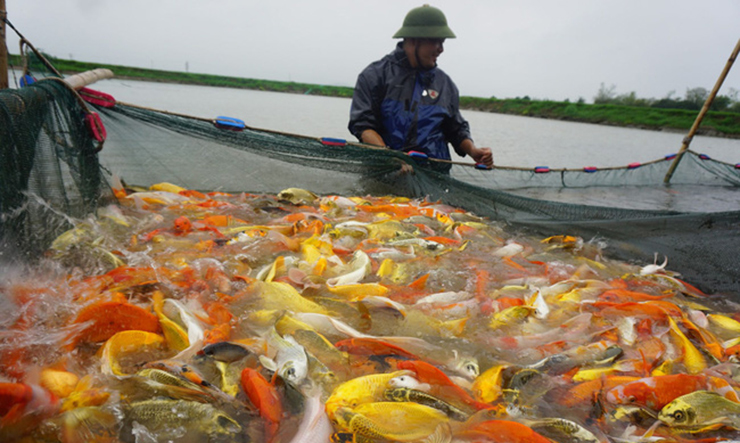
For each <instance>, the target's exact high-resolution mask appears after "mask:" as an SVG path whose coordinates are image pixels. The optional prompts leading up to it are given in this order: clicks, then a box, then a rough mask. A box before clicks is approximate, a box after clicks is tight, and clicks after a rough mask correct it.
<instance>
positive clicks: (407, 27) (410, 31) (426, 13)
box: [393, 5, 455, 38]
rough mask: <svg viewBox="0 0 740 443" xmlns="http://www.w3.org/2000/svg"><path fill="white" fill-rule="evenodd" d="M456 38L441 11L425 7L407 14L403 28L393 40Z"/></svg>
mask: <svg viewBox="0 0 740 443" xmlns="http://www.w3.org/2000/svg"><path fill="white" fill-rule="evenodd" d="M407 37H408V38H455V34H454V33H453V32H452V29H450V28H449V27H448V26H447V19H446V18H445V15H444V14H443V13H442V11H440V10H439V9H437V8H435V7H433V6H429V5H424V6H419V7H418V8H414V9H412V10H410V11H409V13H408V14H406V18H405V19H403V26H402V27H401V29H399V30H398V32H396V33H395V34H394V35H393V38H407Z"/></svg>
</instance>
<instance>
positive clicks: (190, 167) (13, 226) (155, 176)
mask: <svg viewBox="0 0 740 443" xmlns="http://www.w3.org/2000/svg"><path fill="white" fill-rule="evenodd" d="M57 83H58V82H52V81H42V82H38V83H36V84H34V85H32V86H31V87H28V88H24V89H22V90H19V91H3V92H2V93H0V107H1V108H2V113H3V114H2V116H0V118H2V119H3V126H2V130H0V137H1V140H2V154H1V155H2V156H3V163H2V170H1V171H0V180H2V182H1V183H2V190H1V191H0V192H2V194H0V195H2V200H1V201H0V205H1V206H0V209H2V218H1V219H0V222H1V223H2V229H3V250H4V251H3V254H4V257H5V258H6V259H8V257H14V258H15V257H23V258H24V259H27V258H28V257H31V256H33V255H34V254H38V253H40V252H41V251H43V250H44V247H46V246H48V244H49V242H50V241H51V240H52V239H53V238H55V236H56V235H58V234H59V233H60V232H62V231H63V230H64V229H69V228H70V227H71V224H72V222H73V220H74V218H77V217H81V216H82V215H84V214H86V213H89V212H91V211H93V210H94V209H95V206H96V204H98V203H99V202H101V199H106V198H108V197H110V195H111V191H110V185H109V183H110V182H111V180H115V179H116V178H120V179H121V180H122V181H123V183H124V184H125V185H126V186H130V187H148V186H150V185H152V184H155V183H160V182H171V183H175V184H177V185H180V186H183V187H185V188H189V189H195V190H200V191H225V192H251V193H277V192H279V191H281V190H282V189H285V188H288V187H300V188H305V189H309V190H311V191H313V192H315V193H318V194H340V195H368V194H370V195H388V194H393V195H399V196H406V197H427V198H429V199H431V200H439V201H442V202H444V203H447V204H451V205H454V206H458V207H462V208H464V209H466V210H469V211H472V212H474V213H476V214H478V215H482V216H487V217H490V218H493V219H497V220H502V221H506V222H507V223H509V225H510V226H511V228H512V229H522V230H525V231H534V233H536V234H538V235H554V234H571V235H580V236H582V237H584V239H586V240H589V239H597V240H598V239H603V240H605V241H606V243H607V244H608V245H609V248H608V249H607V251H611V253H612V254H613V255H614V256H616V257H617V258H621V259H625V260H629V261H639V262H642V263H645V262H652V261H653V256H654V253H659V254H660V255H661V256H663V255H665V256H668V257H669V258H670V264H671V269H673V270H676V271H678V272H680V273H681V274H682V275H683V276H684V278H685V279H686V280H688V281H690V282H692V283H695V284H696V285H697V286H699V287H700V288H701V289H703V290H705V291H708V292H717V293H724V294H728V295H730V296H734V297H740V269H738V268H739V267H740V265H739V264H738V261H737V259H736V255H737V250H738V247H740V223H738V222H739V221H740V211H734V209H736V208H738V207H740V205H739V204H738V203H739V202H740V199H739V198H738V189H737V187H738V185H740V170H738V168H737V167H736V166H735V165H732V164H727V163H723V162H719V161H715V160H712V159H708V158H706V157H704V156H700V155H698V154H696V153H693V152H691V151H689V152H688V153H687V155H685V156H684V158H683V160H682V162H681V163H680V165H679V167H678V169H677V170H676V172H675V174H674V176H673V180H672V183H671V185H670V186H664V185H663V184H662V182H663V178H664V177H665V174H666V172H667V171H668V168H669V166H670V164H671V161H672V160H670V159H660V160H656V161H655V162H650V163H648V164H643V165H640V166H639V167H638V166H636V165H632V166H631V167H625V168H611V169H605V170H596V171H594V172H586V171H584V170H553V171H549V172H545V173H538V172H535V171H534V170H532V169H519V168H496V169H495V170H493V171H482V170H477V169H475V168H473V167H471V166H470V165H463V164H452V165H449V166H450V170H449V173H441V172H437V171H436V169H438V168H434V167H433V166H435V165H434V164H432V165H427V164H425V163H424V162H425V161H423V160H422V161H419V160H414V159H412V158H410V157H408V156H407V155H405V154H402V153H398V152H392V151H388V150H380V149H372V148H369V147H367V146H362V145H358V144H353V143H347V144H344V145H341V146H335V145H327V144H324V143H322V142H321V140H319V139H316V138H312V137H303V136H299V135H294V134H284V133H278V132H274V131H265V130H256V129H250V128H247V129H246V130H244V131H241V132H237V131H230V130H224V129H219V128H217V127H216V126H215V125H214V124H213V122H212V121H211V120H210V119H204V118H191V117H188V116H180V115H173V114H171V113H167V112H163V111H156V110H152V109H145V108H141V107H138V106H135V105H127V104H121V103H119V104H117V105H116V106H115V107H113V108H99V109H97V110H96V111H97V112H99V113H100V114H101V116H102V119H103V122H104V124H105V127H106V130H107V140H106V142H105V147H104V149H103V150H102V151H101V152H100V153H99V154H96V153H95V144H94V143H93V140H92V138H91V136H90V133H89V131H88V130H87V128H86V127H85V126H84V123H83V118H84V110H83V109H82V108H81V106H80V104H79V103H78V100H77V99H76V97H75V96H74V94H73V92H72V91H70V90H68V89H67V88H64V87H62V86H60V85H58V84H57ZM404 163H406V164H410V165H412V167H413V168H414V171H413V173H406V174H404V173H401V172H400V170H401V165H403V164H404ZM429 166H432V167H429ZM445 166H447V165H445ZM727 208H732V209H733V211H732V212H727V211H724V209H727Z"/></svg>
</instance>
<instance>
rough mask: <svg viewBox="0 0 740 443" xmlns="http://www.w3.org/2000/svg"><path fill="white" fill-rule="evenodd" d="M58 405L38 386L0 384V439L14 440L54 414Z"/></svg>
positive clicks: (55, 400) (56, 401)
mask: <svg viewBox="0 0 740 443" xmlns="http://www.w3.org/2000/svg"><path fill="white" fill-rule="evenodd" d="M58 403H59V402H58V400H57V398H56V396H54V395H53V394H51V393H50V392H49V391H47V390H46V389H44V388H42V387H41V386H36V385H28V384H25V383H0V440H2V441H16V439H18V438H20V437H22V436H23V435H25V434H26V433H28V432H30V431H31V430H32V429H33V428H35V427H36V426H38V424H39V423H40V422H41V421H43V420H44V419H45V418H47V417H50V416H51V415H53V414H55V413H56V412H57V409H58Z"/></svg>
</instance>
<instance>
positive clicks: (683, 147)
mask: <svg viewBox="0 0 740 443" xmlns="http://www.w3.org/2000/svg"><path fill="white" fill-rule="evenodd" d="M738 52H740V39H739V40H738V41H737V44H736V45H735V49H733V51H732V54H731V55H730V58H729V59H728V60H727V63H726V64H725V69H723V70H722V73H721V74H720V75H719V78H718V79H717V83H715V85H714V89H712V92H711V93H710V94H709V97H707V99H706V101H705V102H704V106H702V108H701V111H699V115H697V116H696V120H694V124H693V125H691V129H689V133H688V134H686V137H684V138H683V144H682V145H681V150H680V151H678V154H677V155H676V158H675V159H674V160H673V163H672V164H671V167H670V168H669V169H668V173H667V174H666V175H665V178H664V179H663V183H664V184H668V183H669V182H670V181H671V177H673V173H674V172H676V168H677V167H678V163H679V162H680V161H681V158H682V157H683V155H684V153H685V152H686V150H687V149H689V144H691V140H692V139H693V138H694V134H696V131H697V129H699V125H700V124H701V121H702V120H703V119H704V116H705V115H706V113H707V111H709V107H710V106H711V105H712V102H713V101H714V97H715V96H717V92H719V88H720V87H721V86H722V83H723V82H724V81H725V77H727V74H728V73H729V72H730V68H731V67H732V64H733V63H734V62H735V59H736V58H737V54H738Z"/></svg>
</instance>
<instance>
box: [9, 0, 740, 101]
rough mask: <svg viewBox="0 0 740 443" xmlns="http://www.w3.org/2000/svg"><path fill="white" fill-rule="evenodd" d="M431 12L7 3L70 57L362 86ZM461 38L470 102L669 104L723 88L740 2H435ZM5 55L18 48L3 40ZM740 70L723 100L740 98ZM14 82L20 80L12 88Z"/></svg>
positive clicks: (292, 0) (443, 62)
mask: <svg viewBox="0 0 740 443" xmlns="http://www.w3.org/2000/svg"><path fill="white" fill-rule="evenodd" d="M422 3H423V0H422V1H409V0H393V1H390V0H372V1H371V0H364V1H355V0H310V1H307V0H300V1H299V0H283V1H281V0H256V1H253V0H220V1H205V0H197V1H196V0H146V1H144V0H6V6H7V10H8V18H9V20H10V21H11V22H12V23H13V24H14V25H15V26H16V28H18V30H19V31H20V32H21V33H22V34H23V35H24V36H25V37H26V38H27V39H28V40H29V41H31V43H32V44H34V45H35V46H36V47H38V48H40V49H42V50H43V51H45V52H47V53H49V54H51V55H54V56H57V57H62V58H70V57H71V58H73V59H75V60H81V61H89V62H100V63H107V64H117V65H127V66H140V67H146V68H155V69H165V70H177V71H185V70H186V66H187V69H188V70H189V71H190V72H198V73H210V74H222V75H228V76H235V77H247V78H258V79H268V80H279V81H295V82H302V83H316V84H326V85H339V86H353V85H354V82H355V80H356V78H357V74H358V73H359V72H360V71H361V70H362V69H363V68H364V67H365V66H366V65H367V64H369V63H370V62H372V61H374V60H377V59H379V58H381V57H382V56H384V55H385V54H387V53H388V52H390V51H391V50H392V49H393V47H394V45H395V40H393V39H392V38H391V36H392V35H393V34H394V33H395V32H396V31H397V30H398V28H400V26H401V23H402V22H403V18H404V16H405V14H406V12H408V10H410V9H411V8H413V7H416V6H420V5H421V4H422ZM430 4H431V5H432V6H437V7H439V8H440V9H442V10H443V11H444V13H445V14H446V16H447V20H448V24H449V25H450V27H451V28H452V30H453V31H454V32H455V33H456V34H457V37H458V38H457V39H454V40H453V39H451V40H448V41H447V42H446V43H445V52H444V54H442V56H441V57H440V59H439V60H438V63H439V66H440V67H441V68H442V69H443V70H445V71H446V72H447V73H448V74H450V76H451V77H452V78H453V80H454V81H455V83H456V84H457V86H458V88H459V89H460V93H461V95H470V96H477V97H490V96H495V97H499V98H512V97H521V96H525V95H528V96H530V97H532V98H539V99H545V98H547V99H552V100H564V99H566V98H567V99H570V100H577V99H578V98H580V97H582V98H584V99H585V100H586V101H588V102H591V101H592V100H593V97H594V96H595V95H596V93H597V92H598V90H599V88H600V85H601V84H602V83H604V85H605V86H607V87H609V86H611V85H615V86H616V92H617V93H618V94H623V93H629V92H632V91H634V92H635V93H636V94H637V96H638V97H643V98H650V97H652V98H661V97H665V96H666V95H668V94H669V93H670V92H671V91H675V92H674V94H675V95H674V97H683V96H684V94H685V93H686V89H687V88H695V87H704V88H706V89H708V90H711V88H712V87H713V86H714V84H715V82H716V81H717V78H718V77H719V75H720V73H721V72H722V69H723V68H724V66H725V64H726V62H727V60H728V58H729V56H730V54H731V52H732V50H733V48H734V47H735V45H736V44H737V41H738V38H740V0H704V1H698V0H516V1H514V0H507V1H504V0H436V1H431V2H430ZM7 33H8V47H9V50H10V52H11V53H14V54H17V53H18V39H17V37H16V36H15V34H14V33H13V31H12V30H10V29H8V31H7ZM737 65H740V62H739V63H737V64H736V66H734V67H733V69H732V71H731V72H730V75H729V76H728V77H727V79H726V80H725V83H724V85H723V87H722V89H721V90H720V94H725V95H726V94H729V93H730V88H734V89H736V90H738V89H740V66H737ZM11 81H12V79H11Z"/></svg>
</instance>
